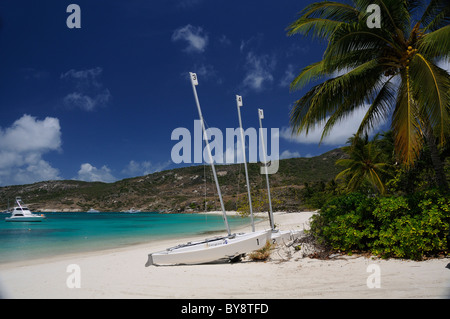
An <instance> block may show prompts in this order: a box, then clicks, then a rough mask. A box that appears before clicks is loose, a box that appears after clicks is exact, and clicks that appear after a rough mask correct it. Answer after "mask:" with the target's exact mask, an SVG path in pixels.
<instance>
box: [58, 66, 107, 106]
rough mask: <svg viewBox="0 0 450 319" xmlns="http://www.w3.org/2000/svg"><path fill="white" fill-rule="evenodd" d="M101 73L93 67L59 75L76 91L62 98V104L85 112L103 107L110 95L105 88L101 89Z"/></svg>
mask: <svg viewBox="0 0 450 319" xmlns="http://www.w3.org/2000/svg"><path fill="white" fill-rule="evenodd" d="M102 72H103V69H102V68H100V67H95V68H92V69H86V70H78V71H77V70H74V69H71V70H69V71H67V72H66V73H63V74H61V76H60V78H61V79H64V80H68V81H71V82H72V83H73V84H74V85H75V89H76V90H75V91H74V92H72V93H69V94H67V95H66V96H65V97H64V100H63V101H64V104H65V105H66V106H68V107H75V108H80V109H82V110H85V111H93V110H95V109H96V108H97V107H101V106H105V105H106V104H107V103H108V101H109V100H110V99H111V93H110V91H109V90H108V89H107V88H103V84H102V83H101V81H100V77H101V75H102Z"/></svg>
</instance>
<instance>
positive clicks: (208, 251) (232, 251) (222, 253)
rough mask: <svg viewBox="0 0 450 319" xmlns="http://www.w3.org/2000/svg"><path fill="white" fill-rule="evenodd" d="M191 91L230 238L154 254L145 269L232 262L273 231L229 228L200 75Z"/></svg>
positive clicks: (194, 77)
mask: <svg viewBox="0 0 450 319" xmlns="http://www.w3.org/2000/svg"><path fill="white" fill-rule="evenodd" d="M189 75H190V79H191V84H192V90H193V92H194V98H195V102H196V104H197V111H198V115H199V118H200V123H201V126H202V131H203V137H204V140H205V144H206V150H207V153H208V157H209V162H210V164H211V169H212V171H213V175H214V181H215V184H216V188H217V193H218V195H219V200H220V206H221V209H222V215H223V221H224V224H225V228H226V229H227V233H228V234H227V235H225V236H220V237H214V238H209V239H205V240H200V241H195V242H189V243H186V244H181V245H178V246H175V247H171V248H168V249H166V250H164V251H160V252H155V253H151V254H149V255H148V260H147V263H146V264H145V266H146V267H148V266H150V265H174V264H202V263H208V262H214V261H218V260H233V259H236V258H240V256H242V255H244V254H246V253H249V252H252V251H254V250H257V249H260V248H262V247H263V246H264V245H265V244H266V242H267V241H268V240H270V231H267V230H265V231H258V232H252V233H238V234H232V233H231V230H230V226H229V225H228V220H227V214H226V211H225V206H224V204H223V199H222V193H221V192H220V186H219V182H218V179H217V174H216V169H215V167H214V160H213V158H212V154H211V148H210V146H209V142H208V135H207V134H206V129H205V123H204V121H203V116H202V111H201V108H200V102H199V99H198V95H197V89H196V86H197V85H198V78H197V74H195V73H192V72H190V73H189Z"/></svg>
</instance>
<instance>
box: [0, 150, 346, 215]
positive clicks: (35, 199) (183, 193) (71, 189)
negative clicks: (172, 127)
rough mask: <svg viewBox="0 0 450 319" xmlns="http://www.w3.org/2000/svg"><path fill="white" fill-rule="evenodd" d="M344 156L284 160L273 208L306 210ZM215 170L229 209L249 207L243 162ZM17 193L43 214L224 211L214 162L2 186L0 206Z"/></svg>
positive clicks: (256, 177)
mask: <svg viewBox="0 0 450 319" xmlns="http://www.w3.org/2000/svg"><path fill="white" fill-rule="evenodd" d="M344 157H345V155H344V153H343V152H342V150H340V149H336V150H333V151H330V152H327V153H324V154H322V155H320V156H317V157H311V158H292V159H284V160H280V164H279V171H278V173H276V174H273V175H270V183H271V193H272V198H273V204H274V207H273V208H274V209H275V210H299V209H303V208H307V206H308V204H307V201H305V198H304V196H305V194H306V196H307V194H308V192H310V191H311V187H313V186H315V185H318V187H325V185H326V184H327V183H329V182H330V181H331V180H333V179H334V177H335V176H336V174H337V173H338V172H339V170H340V169H339V168H338V167H336V166H335V162H336V160H338V159H342V158H344ZM260 167H261V164H257V163H250V165H249V166H248V170H249V179H250V184H251V188H252V192H254V193H255V195H254V198H253V200H254V201H255V205H256V206H257V207H260V209H261V210H267V209H268V206H267V200H266V197H267V191H266V182H265V176H264V175H261V174H260ZM216 170H217V174H218V179H219V183H220V187H221V192H222V195H223V198H224V203H225V206H226V209H227V210H236V209H237V208H239V206H242V205H245V201H247V197H246V194H247V188H246V184H245V170H244V166H243V164H233V165H217V166H216ZM205 176H206V179H205ZM16 196H21V197H22V199H23V200H24V202H25V203H27V204H28V206H29V207H30V208H31V209H32V210H33V211H41V212H45V211H87V210H89V209H91V208H94V209H97V210H99V211H106V212H120V211H127V210H129V209H130V208H135V209H139V210H141V211H164V212H189V211H205V210H208V211H211V210H220V203H219V199H218V196H217V191H216V186H215V184H214V180H213V177H212V171H211V167H210V166H209V165H206V166H205V165H197V166H191V167H184V168H177V169H172V170H166V171H162V172H157V173H153V174H149V175H146V176H140V177H135V178H128V179H124V180H120V181H117V182H115V183H101V182H82V181H76V180H56V181H45V182H39V183H34V184H29V185H15V186H6V187H1V188H0V203H1V206H0V207H1V209H6V207H7V203H8V199H9V201H10V204H11V205H13V201H14V198H15V197H16ZM205 203H206V205H205ZM258 205H259V206H258Z"/></svg>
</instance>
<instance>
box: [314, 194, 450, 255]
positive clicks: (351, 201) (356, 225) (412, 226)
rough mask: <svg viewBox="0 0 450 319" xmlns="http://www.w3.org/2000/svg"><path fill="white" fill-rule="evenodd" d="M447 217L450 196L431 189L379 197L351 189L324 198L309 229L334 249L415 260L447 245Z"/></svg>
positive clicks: (438, 251)
mask: <svg viewBox="0 0 450 319" xmlns="http://www.w3.org/2000/svg"><path fill="white" fill-rule="evenodd" d="M449 221H450V200H449V199H448V197H446V196H444V195H442V194H440V193H439V192H438V191H436V190H431V191H426V192H422V193H417V194H413V195H411V196H392V197H380V198H374V197H372V198H369V197H367V196H365V195H362V194H358V193H351V194H348V195H343V196H339V197H336V198H334V199H332V200H330V201H329V202H327V203H326V204H325V205H324V207H323V208H322V210H321V213H320V215H316V216H315V217H314V218H313V221H312V223H311V232H312V234H313V235H314V236H315V237H316V239H317V240H318V241H319V243H321V244H327V245H329V246H331V248H333V249H334V250H340V251H343V252H348V253H350V252H352V251H360V252H362V251H365V252H371V253H373V254H376V255H379V256H382V257H385V258H389V257H397V258H407V259H414V260H420V259H423V258H424V257H425V256H431V255H435V254H439V253H442V252H444V251H446V249H448V247H447V242H446V235H447V234H448V231H449Z"/></svg>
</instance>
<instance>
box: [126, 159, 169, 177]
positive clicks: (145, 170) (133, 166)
mask: <svg viewBox="0 0 450 319" xmlns="http://www.w3.org/2000/svg"><path fill="white" fill-rule="evenodd" d="M171 163H172V162H171V161H170V160H169V161H167V162H164V163H157V164H152V163H151V162H150V161H143V162H140V163H139V162H136V161H134V160H131V161H130V162H129V163H128V165H127V166H126V167H125V169H123V170H122V174H124V175H126V176H128V177H131V176H133V177H134V176H142V175H148V174H152V173H155V172H160V171H162V170H164V169H165V168H167V167H168V166H169V165H170V164H171Z"/></svg>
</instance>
